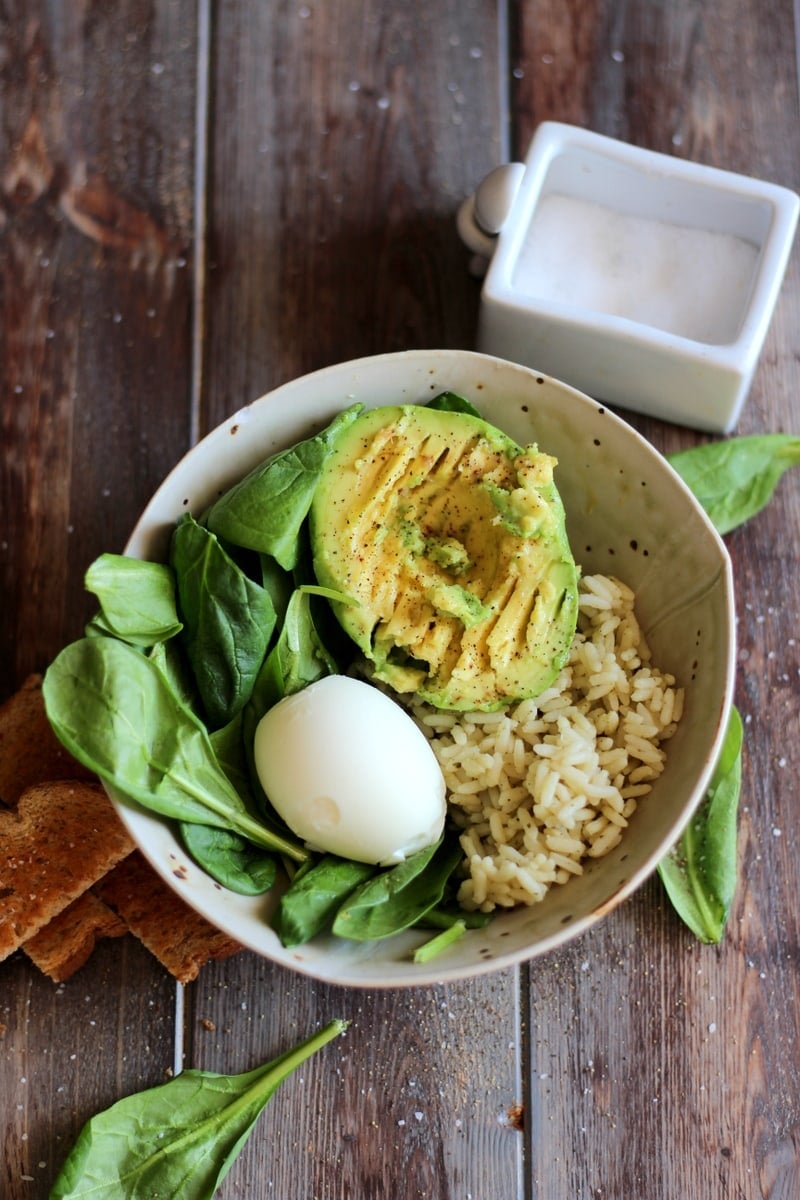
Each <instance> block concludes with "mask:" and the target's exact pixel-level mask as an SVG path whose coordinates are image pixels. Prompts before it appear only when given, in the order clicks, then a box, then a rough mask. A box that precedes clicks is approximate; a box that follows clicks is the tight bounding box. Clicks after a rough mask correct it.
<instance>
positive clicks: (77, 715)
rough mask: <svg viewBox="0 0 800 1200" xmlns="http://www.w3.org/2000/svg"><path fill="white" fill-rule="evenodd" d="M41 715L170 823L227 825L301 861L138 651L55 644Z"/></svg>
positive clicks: (106, 642) (98, 641)
mask: <svg viewBox="0 0 800 1200" xmlns="http://www.w3.org/2000/svg"><path fill="white" fill-rule="evenodd" d="M43 693H44V700H45V706H46V710H47V716H48V719H49V721H50V724H51V725H52V727H53V729H54V731H55V733H56V735H57V736H58V738H59V739H60V741H61V742H62V744H63V745H64V746H66V748H67V749H68V750H69V751H70V753H71V754H73V755H74V757H75V758H77V759H78V761H79V762H82V763H83V764H84V765H85V766H87V767H89V769H90V770H92V771H94V772H95V773H96V774H98V775H99V776H100V778H101V779H104V780H105V781H106V782H107V783H109V784H111V786H112V787H114V788H116V789H118V790H119V791H120V792H122V793H123V794H124V795H126V796H129V797H131V798H132V799H134V800H136V801H137V802H138V803H139V804H141V805H142V806H143V807H144V808H149V809H152V810H153V811H154V812H158V813H161V814H162V815H163V816H166V817H172V818H174V819H176V820H178V821H188V822H192V823H197V824H200V825H213V826H216V827H218V828H221V829H230V830H233V831H234V832H235V833H238V834H240V835H241V836H243V837H245V838H247V839H248V840H250V841H251V842H253V843H255V845H258V846H263V847H265V848H266V849H269V850H276V851H278V852H280V853H284V854H288V855H289V856H290V857H291V858H295V859H297V860H298V861H302V860H303V859H305V858H306V857H307V855H306V851H305V850H303V849H302V847H300V846H298V845H297V844H296V843H294V842H289V841H287V840H286V839H285V838H281V837H278V836H277V835H275V834H274V833H272V832H271V831H270V830H268V829H267V828H266V827H265V826H264V825H263V824H262V823H261V822H260V821H257V820H255V819H254V818H253V817H252V816H251V815H250V814H249V813H248V812H247V810H246V807H245V804H244V802H243V800H242V799H241V797H240V796H239V795H238V793H237V792H236V791H235V789H234V788H233V786H232V785H231V783H230V781H229V780H228V778H227V776H226V775H225V773H224V771H223V770H222V768H221V767H220V765H219V763H218V762H217V758H216V755H215V754H214V750H213V748H212V745H211V742H210V740H209V736H208V733H207V731H206V729H205V727H204V726H203V724H202V722H201V721H200V720H199V719H198V718H197V717H196V716H194V714H193V713H191V712H190V711H189V709H188V708H186V707H184V705H183V704H182V703H181V701H180V700H179V699H178V698H177V696H176V695H175V693H174V692H173V691H172V690H171V688H170V687H169V684H168V683H167V680H166V677H165V676H164V675H163V674H162V672H161V671H160V670H159V668H158V667H157V666H156V665H155V664H154V663H153V662H152V661H151V660H150V659H149V658H147V657H145V655H143V654H141V653H139V652H138V651H137V650H134V649H133V648H132V647H131V646H128V645H127V644H126V643H125V642H119V641H116V640H115V639H113V638H84V639H83V640H82V641H78V642H73V643H72V644H71V645H70V646H67V647H66V649H65V650H62V651H61V653H60V654H59V656H58V657H57V658H56V659H55V661H54V662H53V663H52V664H51V666H50V667H49V668H48V670H47V673H46V675H45V678H44V683H43Z"/></svg>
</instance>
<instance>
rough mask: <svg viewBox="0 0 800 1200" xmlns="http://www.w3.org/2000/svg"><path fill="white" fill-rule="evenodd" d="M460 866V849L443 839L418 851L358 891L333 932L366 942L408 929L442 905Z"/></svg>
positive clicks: (334, 924) (335, 923) (349, 900)
mask: <svg viewBox="0 0 800 1200" xmlns="http://www.w3.org/2000/svg"><path fill="white" fill-rule="evenodd" d="M460 862H461V847H460V846H459V845H458V844H455V845H445V844H443V842H442V841H441V839H440V840H439V842H437V843H436V844H435V845H433V846H427V847H426V848H425V849H424V850H418V851H417V852H416V854H412V855H410V857H409V858H407V859H406V860H405V862H402V863H399V864H398V865H397V866H396V867H392V868H391V869H390V870H388V871H383V872H381V874H379V875H376V876H375V877H374V878H372V879H369V880H367V882H366V883H364V884H362V885H361V886H360V887H358V888H356V890H355V891H354V892H353V893H352V895H351V896H350V897H349V899H348V900H346V901H345V903H344V904H343V905H342V907H341V908H340V909H339V911H338V913H337V914H336V918H335V920H334V922H333V932H334V933H335V934H336V936H337V937H344V938H350V939H352V940H353V941H359V942H365V941H371V940H372V939H373V938H385V937H390V936H391V935H392V934H393V933H399V932H400V930H401V929H407V928H408V927H409V926H410V925H414V924H415V923H416V922H417V921H418V920H419V919H420V918H421V917H423V916H424V915H425V913H426V912H428V910H429V909H431V908H434V907H435V905H437V904H438V903H439V901H440V900H441V899H442V895H443V894H444V889H445V887H446V885H447V881H448V879H449V878H450V876H451V875H452V873H453V871H454V870H455V869H456V867H457V866H458V864H459V863H460Z"/></svg>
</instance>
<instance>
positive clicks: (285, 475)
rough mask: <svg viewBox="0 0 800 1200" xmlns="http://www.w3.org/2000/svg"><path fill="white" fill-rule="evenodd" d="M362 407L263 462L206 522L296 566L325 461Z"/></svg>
mask: <svg viewBox="0 0 800 1200" xmlns="http://www.w3.org/2000/svg"><path fill="white" fill-rule="evenodd" d="M362 407H363V406H362V405H360V404H354V405H352V406H351V407H350V408H347V409H345V410H344V412H341V413H339V415H338V416H336V417H335V418H334V419H333V421H332V422H331V423H330V425H328V426H327V428H326V429H323V430H322V432H321V433H318V434H317V435H316V436H315V437H312V438H308V439H307V440H306V441H302V442H298V443H297V444H296V445H294V446H290V447H289V448H288V449H287V450H281V451H280V452H279V453H278V454H274V455H273V456H272V457H271V458H268V459H267V460H266V461H265V462H263V463H261V464H260V465H259V466H258V467H256V468H255V470H253V471H251V472H250V474H249V475H246V476H245V477H244V479H242V480H241V482H239V483H237V484H234V486H233V487H232V488H230V490H229V491H227V492H226V493H225V495H224V496H221V497H220V499H219V500H217V501H216V503H215V504H214V505H213V506H212V507H211V508H210V509H209V511H208V512H207V513H206V515H205V520H204V524H206V525H207V526H208V528H209V529H210V530H211V531H212V532H213V533H216V534H217V535H218V536H219V537H221V538H223V539H224V540H225V541H228V542H232V543H233V544H234V545H236V546H244V547H245V548H246V549H248V550H257V551H258V552H259V553H262V554H269V555H271V556H272V557H273V558H275V559H276V560H277V561H278V563H279V564H280V566H282V567H283V568H284V569H285V570H289V571H290V570H291V569H292V568H293V567H294V566H296V564H297V560H298V556H299V553H300V530H301V528H302V525H303V522H304V521H305V519H306V516H307V515H308V510H309V508H310V507H311V501H312V499H313V496H314V492H315V490H316V487H317V483H318V482H319V477H320V472H321V470H322V466H323V463H324V462H325V459H326V458H327V457H328V454H329V453H330V451H331V450H332V448H333V446H334V445H335V443H336V439H337V438H338V436H339V434H340V433H341V432H342V431H343V430H344V429H346V428H347V426H348V425H350V424H351V423H352V422H353V421H354V420H355V418H356V417H357V416H358V414H359V412H361V410H362Z"/></svg>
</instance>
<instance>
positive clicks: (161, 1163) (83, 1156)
mask: <svg viewBox="0 0 800 1200" xmlns="http://www.w3.org/2000/svg"><path fill="white" fill-rule="evenodd" d="M347 1024H348V1022H346V1021H341V1020H335V1021H331V1022H330V1024H329V1025H326V1026H325V1028H324V1029H321V1030H320V1031H319V1033H316V1034H314V1035H313V1036H312V1037H310V1038H308V1039H306V1041H304V1042H301V1043H300V1045H298V1046H296V1047H295V1048H294V1049H293V1050H290V1051H289V1052H288V1053H286V1054H282V1055H280V1057H278V1058H274V1059H273V1060H272V1061H271V1062H268V1063H266V1064H265V1065H264V1066H261V1067H257V1068H256V1069H255V1070H254V1071H247V1072H246V1073H244V1074H242V1075H217V1074H214V1073H212V1072H210V1071H183V1072H182V1073H181V1074H180V1075H178V1076H177V1077H176V1078H175V1079H171V1080H170V1081H169V1082H168V1083H164V1084H161V1085H160V1086H159V1087H154V1088H150V1089H149V1090H147V1091H144V1092H138V1093H136V1094H135V1095H133V1096H128V1097H126V1098H125V1099H124V1100H119V1101H118V1102H117V1103H116V1104H113V1105H112V1106H111V1108H109V1109H106V1111H105V1112H102V1113H99V1114H98V1115H97V1116H96V1117H93V1118H92V1119H91V1120H90V1121H88V1122H87V1124H86V1125H85V1126H84V1128H83V1130H82V1131H81V1133H80V1135H79V1137H78V1140H77V1142H76V1144H75V1146H74V1148H73V1150H72V1152H71V1153H70V1155H69V1157H68V1158H67V1161H66V1162H65V1163H64V1166H63V1167H62V1168H61V1171H60V1173H59V1175H58V1178H57V1179H56V1181H55V1184H54V1185H53V1190H52V1191H51V1193H50V1200H121V1198H122V1197H124V1198H125V1200H153V1198H154V1197H157V1196H158V1197H164V1198H165V1200H166V1198H167V1197H180V1200H210V1197H212V1196H213V1195H214V1193H215V1191H216V1189H217V1188H218V1187H219V1185H220V1184H221V1183H222V1181H223V1179H224V1178H225V1176H226V1175H227V1174H228V1172H229V1171H230V1169H231V1167H232V1166H233V1163H234V1161H235V1159H236V1156H237V1155H238V1153H239V1151H240V1150H241V1149H242V1147H243V1146H244V1144H245V1142H246V1141H247V1138H248V1137H249V1136H250V1133H251V1132H252V1130H253V1127H254V1126H255V1123H256V1121H257V1119H258V1117H259V1116H260V1114H261V1112H262V1110H263V1109H264V1108H265V1106H266V1105H267V1103H268V1102H269V1101H270V1100H271V1099H272V1097H273V1095H274V1094H275V1092H276V1091H277V1089H278V1088H279V1087H280V1085H281V1084H282V1083H283V1081H284V1080H285V1079H286V1078H288V1076H289V1075H290V1074H291V1073H292V1071H294V1070H296V1069H297V1067H299V1066H301V1065H302V1064H303V1063H304V1062H306V1060H307V1059H309V1058H310V1057H311V1055H312V1054H315V1053H316V1052H317V1051H318V1050H320V1049H321V1048H322V1047H323V1046H324V1045H326V1044H327V1043H328V1042H330V1041H332V1040H333V1038H335V1037H338V1035H339V1034H341V1033H343V1032H344V1031H345V1029H346V1028H347Z"/></svg>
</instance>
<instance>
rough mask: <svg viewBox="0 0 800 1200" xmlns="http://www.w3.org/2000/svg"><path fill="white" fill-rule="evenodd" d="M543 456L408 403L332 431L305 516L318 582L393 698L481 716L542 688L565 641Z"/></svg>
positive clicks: (572, 579) (557, 524)
mask: <svg viewBox="0 0 800 1200" xmlns="http://www.w3.org/2000/svg"><path fill="white" fill-rule="evenodd" d="M555 466H556V460H555V459H554V458H552V457H550V456H549V455H547V454H543V453H540V451H539V450H538V448H537V447H536V446H535V445H531V446H525V447H521V446H518V445H517V444H516V443H515V442H513V441H512V440H511V439H510V438H509V437H507V436H506V435H505V434H504V433H502V432H501V431H500V430H498V429H496V428H495V427H494V426H492V425H490V424H489V423H488V422H486V421H484V420H482V419H480V418H478V417H474V416H471V415H466V414H464V413H458V412H444V411H438V410H435V409H431V408H424V407H421V406H418V405H402V406H397V407H390V408H375V409H371V410H368V411H365V412H363V413H361V414H360V415H359V416H358V417H357V418H356V420H355V421H353V423H352V424H351V425H350V426H349V428H347V429H346V430H344V431H343V433H342V434H341V436H340V437H339V440H338V441H337V443H336V445H335V447H334V449H333V451H332V452H331V454H330V455H329V457H328V458H327V459H326V461H325V464H324V466H323V469H322V474H321V477H320V480H319V484H318V486H317V489H316V492H315V494H314V499H313V502H312V506H311V513H310V528H311V543H312V549H313V555H314V569H315V573H316V576H317V579H318V581H319V583H320V584H322V585H324V586H326V587H329V588H332V589H335V590H336V591H338V592H340V593H343V594H344V595H346V596H347V597H349V599H350V600H351V601H352V602H351V603H344V602H336V603H334V605H333V607H334V611H335V613H336V617H337V619H338V621H339V623H340V624H341V625H342V627H343V628H344V630H345V631H346V633H347V634H349V636H350V637H351V638H352V639H353V641H354V642H355V643H356V645H357V646H358V647H359V648H360V649H361V651H362V652H363V653H364V655H365V656H366V657H367V658H368V659H369V660H370V661H371V662H372V664H373V674H374V676H375V677H376V678H377V679H378V680H380V681H382V682H384V683H386V684H388V685H389V686H390V687H392V688H393V689H394V690H396V691H397V692H416V693H417V694H418V695H420V696H421V697H422V698H423V699H425V700H427V701H428V702H429V703H431V704H433V705H436V706H437V707H439V708H447V709H457V710H462V711H463V710H478V709H480V710H492V709H497V708H502V707H504V706H505V705H507V704H510V703H512V702H514V701H517V700H522V699H526V698H528V697H532V696H537V695H539V694H540V693H541V692H543V691H544V690H545V689H546V688H547V687H548V686H549V685H550V684H551V683H552V681H553V679H554V678H555V677H556V676H557V674H558V673H559V671H560V670H561V668H562V666H563V664H564V662H565V660H566V658H567V655H568V654H569V650H570V646H571V643H572V640H573V637H574V635H575V625H576V621H577V615H578V570H577V567H576V565H575V562H574V559H573V557H572V553H571V551H570V547H569V543H568V540H567V534H566V529H565V521H564V507H563V504H562V502H561V498H560V496H559V494H558V491H557V489H556V486H555V484H554V482H553V469H554V467H555Z"/></svg>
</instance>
